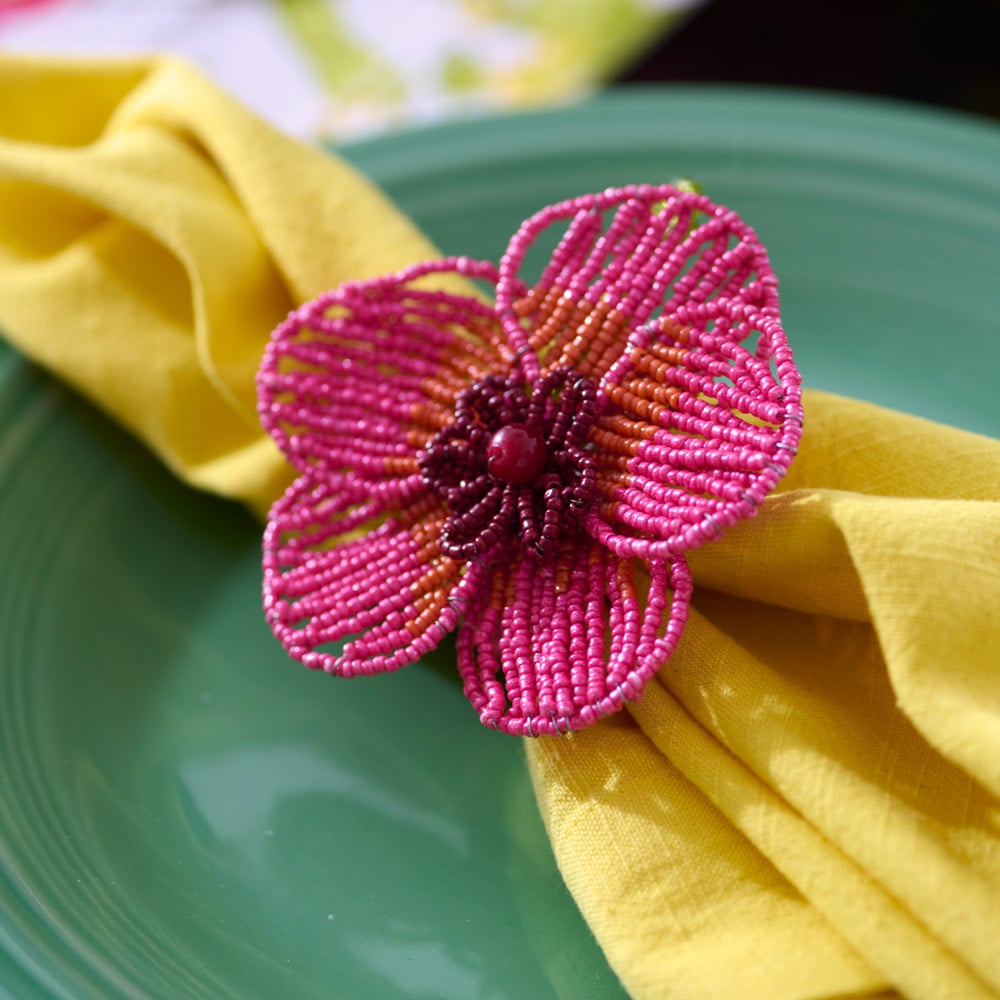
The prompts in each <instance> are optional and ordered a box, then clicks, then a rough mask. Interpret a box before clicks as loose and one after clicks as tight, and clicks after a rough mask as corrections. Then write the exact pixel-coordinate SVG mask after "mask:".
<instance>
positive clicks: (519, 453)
mask: <svg viewBox="0 0 1000 1000" xmlns="http://www.w3.org/2000/svg"><path fill="white" fill-rule="evenodd" d="M547 460H548V448H547V447H546V445H545V437H544V436H543V434H542V432H541V430H540V429H539V428H538V427H532V426H531V425H529V424H508V425H507V426H506V427H501V428H500V430H498V431H497V432H496V433H495V434H494V435H493V436H492V437H491V438H490V443H489V444H488V445H487V446H486V471H487V472H489V474H490V475H491V476H492V477H493V478H494V479H499V480H500V481H501V482H504V483H508V484H509V485H511V486H526V485H527V484H528V483H531V482H534V481H535V480H536V479H537V478H538V477H539V476H540V475H541V474H542V472H543V470H544V469H545V463H546V461H547Z"/></svg>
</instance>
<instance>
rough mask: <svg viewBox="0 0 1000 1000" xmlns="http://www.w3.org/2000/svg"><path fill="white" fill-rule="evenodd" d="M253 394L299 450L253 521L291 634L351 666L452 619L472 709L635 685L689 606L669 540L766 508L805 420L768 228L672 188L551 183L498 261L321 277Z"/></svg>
mask: <svg viewBox="0 0 1000 1000" xmlns="http://www.w3.org/2000/svg"><path fill="white" fill-rule="evenodd" d="M540 237H541V238H542V239H543V240H544V241H545V242H546V244H547V245H552V246H554V247H555V249H554V250H553V252H552V255H551V257H550V259H549V262H548V264H547V265H546V266H545V267H544V268H543V270H542V274H541V276H540V278H539V279H538V280H537V281H529V280H528V279H527V278H526V277H525V276H524V275H523V274H522V270H523V268H524V260H525V255H526V253H527V251H528V249H529V248H530V247H531V246H532V245H533V244H534V243H535V242H536V240H538V239H539V238H540ZM456 277H458V278H471V279H476V280H477V281H478V282H480V283H485V284H486V285H488V286H492V287H494V289H495V305H490V304H487V303H486V302H485V301H484V300H483V299H482V298H479V297H477V296H475V295H473V294H470V293H469V290H467V289H466V288H465V287H460V286H459V283H458V282H457V281H456V280H455V278H456ZM453 289H457V290H453ZM258 394H259V400H260V405H259V413H260V418H261V421H262V423H263V425H264V426H265V427H266V429H267V430H268V432H269V433H270V434H271V435H272V437H273V438H274V439H275V441H276V442H277V443H278V445H279V446H280V447H281V448H282V449H283V451H284V452H285V454H286V455H287V456H288V458H289V460H290V461H291V462H292V463H293V464H294V465H295V466H296V467H297V469H298V470H299V473H300V477H299V479H298V481H297V482H296V483H295V484H294V485H293V486H292V487H291V488H290V489H289V490H288V491H287V493H286V494H285V496H284V497H282V498H281V499H280V500H279V501H278V502H277V503H276V504H275V505H274V507H273V509H272V511H271V514H270V517H269V521H268V526H267V529H266V533H265V538H264V603H265V612H266V615H267V618H268V621H269V623H270V625H271V628H272V629H273V630H274V632H275V634H276V636H277V637H278V638H279V639H280V640H281V642H282V643H283V644H284V645H285V647H286V649H287V650H288V652H289V653H290V654H291V655H292V656H293V657H294V658H296V659H299V660H300V661H302V662H303V663H304V664H306V665H307V666H309V667H313V668H318V669H323V670H325V671H327V672H329V673H335V674H338V675H340V676H356V675H358V674H369V673H375V672H380V671H386V670H395V669H397V668H398V667H401V666H404V665H406V664H408V663H411V662H413V661H414V660H416V659H419V658H420V657H421V656H422V655H423V654H424V653H426V652H427V651H429V650H430V649H433V648H434V647H435V646H436V645H437V644H438V643H439V642H440V641H441V639H442V638H443V637H444V636H445V635H447V634H448V633H449V632H451V631H453V630H456V629H457V630H458V646H457V648H458V669H459V673H460V675H461V677H462V681H463V685H464V690H465V694H466V696H467V697H468V699H469V700H470V702H471V703H472V705H473V707H474V708H475V710H476V712H477V713H478V714H479V717H480V720H481V721H482V722H483V723H484V724H486V725H489V726H492V727H494V728H496V729H499V730H501V731H503V732H507V733H512V734H516V735H525V736H538V735H541V734H543V733H553V734H554V733H567V732H570V731H571V730H574V729H579V728H581V727H583V726H586V725H588V724H590V723H592V722H594V721H596V720H597V719H599V718H601V717H602V716H605V715H608V714H610V713H612V712H615V711H617V710H619V709H620V708H621V707H622V705H623V704H624V703H625V702H626V701H630V700H635V699H637V698H638V697H639V696H640V694H641V692H642V689H643V687H644V686H645V684H646V682H647V681H648V680H649V678H650V677H651V676H652V675H653V673H655V672H656V670H658V669H659V667H661V666H662V665H663V663H664V662H665V661H666V660H667V658H668V657H669V656H670V655H671V653H672V652H673V650H674V648H675V646H676V644H677V641H678V639H679V637H680V634H681V632H682V630H683V627H684V622H685V620H686V617H687V609H688V603H689V600H690V596H691V588H692V584H691V575H690V571H689V570H688V567H687V563H686V561H685V559H684V554H685V552H687V551H688V550H690V549H692V548H695V547H697V546H699V545H701V544H703V543H704V542H706V541H709V540H711V539H712V538H714V537H716V536H717V535H718V534H720V533H721V532H722V531H723V530H724V529H725V528H727V527H728V526H730V525H732V524H734V523H735V522H736V521H738V520H740V519H742V518H746V517H750V516H752V515H753V514H754V513H755V512H756V510H757V508H758V507H759V506H760V504H761V503H762V502H763V500H764V498H765V496H766V495H767V493H768V492H769V491H770V490H771V489H772V488H773V487H774V486H775V484H776V483H777V482H778V480H779V479H780V478H781V476H782V475H783V474H784V472H785V471H786V469H787V468H788V465H789V463H790V462H791V460H792V458H793V457H794V454H795V450H796V448H797V446H798V442H799V438H800V436H801V431H802V407H801V387H800V377H799V373H798V371H797V369H796V367H795V362H794V359H793V357H792V352H791V350H790V348H789V347H788V344H787V341H786V339H785V334H784V331H783V329H782V326H781V320H780V314H779V307H778V293H777V280H776V278H775V276H774V273H773V271H772V270H771V267H770V264H769V262H768V259H767V254H766V252H765V250H764V248H763V247H762V246H761V244H760V243H759V241H758V240H757V237H756V235H755V234H754V232H753V230H752V229H751V228H750V227H749V226H747V225H746V224H745V223H744V222H742V221H741V220H740V219H739V218H738V216H736V214H735V213H733V212H731V211H729V210H728V209H726V208H723V207H720V206H717V205H715V204H714V203H713V202H711V201H710V200H709V199H708V198H706V197H704V196H703V195H699V194H693V193H691V192H683V191H680V190H677V189H675V188H673V187H671V186H668V185H661V186H656V187H653V186H633V187H627V188H622V189H615V190H608V191H605V192H602V193H600V194H595V195H586V196H583V197H580V198H574V199H571V200H569V201H565V202H562V203H560V204H557V205H552V206H550V207H548V208H546V209H544V210H542V211H541V212H539V213H538V214H537V215H535V216H532V217H531V218H530V219H528V220H527V221H526V222H524V223H523V224H522V226H521V228H520V229H519V230H518V231H517V233H516V234H515V235H514V238H513V239H512V240H511V243H510V245H509V247H508V249H507V252H506V253H505V254H504V256H503V258H502V259H501V261H500V263H499V267H494V266H493V265H492V264H490V263H488V262H484V261H472V260H469V259H467V258H461V257H459V258H448V259H445V260H441V261H433V262H427V263H424V264H420V265H416V266H414V267H411V268H408V269H406V270H404V271H403V272H401V273H399V274H396V275H389V276H386V277H383V278H377V279H373V280H369V281H359V282H351V283H348V284H345V285H342V286H341V287H340V288H338V289H335V290H334V291H331V292H327V293H326V294H325V295H322V296H320V297H319V298H318V299H316V300H314V301H313V302H310V303H307V304H306V305H304V306H302V307H301V308H300V309H298V310H296V311H295V312H293V313H292V314H291V315H290V316H289V317H288V319H287V320H286V321H285V322H284V323H283V324H282V325H281V326H279V327H278V329H277V330H276V331H275V332H274V334H273V336H272V340H271V342H270V344H269V346H268V349H267V351H266V353H265V356H264V360H263V362H262V365H261V369H260V373H259V375H258Z"/></svg>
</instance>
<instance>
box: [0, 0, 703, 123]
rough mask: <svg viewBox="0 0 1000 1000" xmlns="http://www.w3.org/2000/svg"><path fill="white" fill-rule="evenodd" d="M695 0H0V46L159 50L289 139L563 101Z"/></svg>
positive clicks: (654, 37) (635, 51)
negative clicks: (211, 80) (190, 65)
mask: <svg viewBox="0 0 1000 1000" xmlns="http://www.w3.org/2000/svg"><path fill="white" fill-rule="evenodd" d="M699 2H700V0H147V2H143V0H0V50H4V51H8V52H11V51H18V52H31V53H40V52H53V53H67V54H76V55H79V54H93V55H112V54H128V53H136V52H145V51H151V50H157V51H171V52H175V53H177V54H180V55H183V56H185V57H187V58H188V59H189V60H191V61H192V62H194V63H196V64H198V65H200V66H201V67H202V68H203V69H204V70H205V71H206V72H208V73H209V74H211V75H212V76H214V77H215V79H216V80H217V81H218V82H219V83H221V84H222V85H223V86H224V87H226V88H227V89H228V90H229V91H230V92H231V93H233V94H235V95H236V96H237V97H239V98H241V99H242V100H243V101H244V102H245V103H247V104H249V105H250V106H251V107H253V108H255V109H256V110H257V111H259V112H260V113H261V114H263V115H264V116H265V117H267V118H269V119H270V120H271V121H273V122H275V123H276V124H278V125H280V126H281V127H282V128H283V129H285V130H286V131H288V132H292V133H293V134H296V135H299V136H304V137H314V138H324V139H330V140H333V141H335V142H336V141H343V140H346V139H351V138H356V137H359V136H362V135H365V134H369V133H372V132H378V131H384V130H386V129H388V128H392V127H394V126H397V125H400V124H415V123H421V122H430V121H435V120H439V119H441V118H446V117H455V116H461V115H470V114H476V113H481V112H483V111H487V110H497V109H505V108H520V107H530V106H534V105H539V104H546V103H553V102H557V101H561V100H568V99H571V98H573V97H576V96H578V95H581V94H585V93H586V92H587V91H588V90H590V89H592V88H593V87H595V86H597V85H599V84H600V83H601V82H602V81H604V80H606V79H608V78H609V77H611V76H612V75H614V74H615V73H616V72H617V71H618V70H619V69H620V68H621V67H622V66H624V65H627V64H628V63H629V62H630V61H631V60H633V59H635V58H637V57H638V56H639V55H641V54H642V53H643V52H644V51H645V50H646V49H647V48H649V47H650V46H652V45H653V44H655V43H656V42H657V41H659V40H660V39H661V38H662V37H663V35H664V34H665V33H666V32H667V31H669V30H670V29H671V28H672V27H674V26H676V25H677V24H678V23H679V20H680V18H681V16H682V15H683V14H685V13H687V12H688V11H690V10H691V9H692V8H694V7H695V6H697V4H698V3H699Z"/></svg>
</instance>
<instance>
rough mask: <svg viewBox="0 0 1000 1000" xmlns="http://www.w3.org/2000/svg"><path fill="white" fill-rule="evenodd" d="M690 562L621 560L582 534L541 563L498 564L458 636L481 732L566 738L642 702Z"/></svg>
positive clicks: (676, 633) (676, 625)
mask: <svg viewBox="0 0 1000 1000" xmlns="http://www.w3.org/2000/svg"><path fill="white" fill-rule="evenodd" d="M690 596H691V574H690V571H689V569H688V567H687V563H686V562H685V561H684V560H683V558H676V559H674V560H671V561H665V560H654V561H653V562H651V563H650V564H648V566H647V565H646V564H644V563H642V562H640V561H639V560H620V559H618V558H617V557H616V556H615V555H613V554H612V553H611V552H608V551H607V550H606V549H604V548H603V547H602V546H600V545H597V544H595V543H593V542H588V540H587V538H586V536H585V535H581V536H578V537H577V538H576V539H574V540H573V541H572V542H569V543H567V544H565V545H564V546H563V547H562V548H561V549H560V551H559V552H558V553H557V554H556V555H555V556H553V557H552V558H549V559H546V560H544V561H541V562H538V561H536V560H533V559H530V558H528V557H527V556H525V555H523V554H522V555H519V556H518V557H516V558H515V559H513V560H512V561H510V562H509V563H503V562H501V563H497V564H495V565H494V566H493V567H492V568H491V571H490V573H489V574H484V576H483V578H482V579H481V580H480V582H479V584H478V587H477V589H476V591H475V592H474V593H473V594H472V597H471V599H470V601H469V607H468V611H467V614H466V620H465V622H464V623H463V625H462V628H461V629H460V631H459V637H458V665H459V673H460V674H461V676H462V680H463V684H464V688H465V694H466V697H467V698H468V699H469V701H470V702H471V703H472V706H473V707H474V708H475V709H476V711H477V712H478V713H479V717H480V720H481V721H482V722H483V724H484V725H488V726H491V727H493V728H496V729H499V730H501V731H502V732H506V733H511V734H513V735H519V736H537V735H539V734H541V733H566V732H569V731H571V730H574V729H581V728H583V727H584V726H587V725H589V724H590V723H592V722H595V721H596V720H597V719H599V718H601V717H603V716H605V715H609V714H611V713H612V712H616V711H618V710H619V709H620V708H621V707H622V705H623V704H624V703H625V702H626V701H634V700H636V699H637V698H638V697H639V695H640V693H641V691H642V689H643V687H644V686H645V684H646V682H647V681H648V680H649V678H650V677H652V675H653V674H654V673H655V672H656V671H657V670H658V669H659V668H660V667H661V666H662V665H663V663H664V662H665V661H666V660H667V659H668V657H669V656H670V654H671V653H672V652H673V649H674V647H675V646H676V644H677V640H678V638H679V637H680V634H681V631H682V630H683V627H684V622H685V621H686V619H687V609H688V603H689V600H690Z"/></svg>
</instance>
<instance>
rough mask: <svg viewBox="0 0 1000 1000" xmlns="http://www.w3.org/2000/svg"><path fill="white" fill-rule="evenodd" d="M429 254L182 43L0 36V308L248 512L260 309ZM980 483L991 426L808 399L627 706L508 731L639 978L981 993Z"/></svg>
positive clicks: (995, 801)
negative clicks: (802, 426) (799, 432)
mask: <svg viewBox="0 0 1000 1000" xmlns="http://www.w3.org/2000/svg"><path fill="white" fill-rule="evenodd" d="M517 221H518V220H512V226H513V224H514V223H516V222H517ZM430 253H432V250H431V248H430V247H429V246H428V245H427V244H426V242H425V241H424V240H423V238H422V237H421V236H420V235H419V234H418V233H416V232H415V231H414V230H413V228H412V227H411V226H410V225H409V224H408V223H407V222H406V221H405V220H404V219H403V218H401V217H400V216H399V215H398V213H396V212H395V211H394V210H393V209H392V207H391V206H389V205H388V204H387V203H386V202H385V201H384V200H383V199H382V198H381V197H380V196H379V195H378V193H377V192H375V191H373V190H372V188H371V187H370V186H369V185H367V184H366V183H365V182H364V181H363V180H362V179H361V178H359V177H358V176H357V175H356V174H355V173H353V172H352V171H351V170H350V169H349V168H347V167H345V166H344V165H343V164H341V163H338V162H336V161H335V160H333V159H331V158H329V157H327V156H325V155H323V154H321V153H319V152H316V151H312V150H309V149H307V148H304V147H302V146H299V145H297V144H295V143H293V142H291V141H290V140H288V139H286V138H283V137H282V136H281V135H279V134H277V133H276V132H274V131H273V130H271V129H269V128H268V127H267V126H265V125H264V124H262V123H261V122H259V121H258V120H256V119H255V118H254V117H253V116H252V115H250V114H249V113H248V112H246V111H244V110H243V109H241V108H240V107H239V106H238V105H237V104H235V103H234V102H232V101H231V100H229V99H228V98H226V97H225V96H224V95H222V94H220V93H219V92H218V91H217V90H215V89H214V88H213V87H212V86H211V85H210V84H208V83H207V82H206V81H204V80H203V79H201V78H200V77H199V76H198V75H196V74H195V73H193V72H192V71H191V70H189V69H187V68H186V67H185V66H183V65H182V64H179V63H176V62H172V61H169V60H148V61H141V62H129V63H116V64H105V63H95V64H89V65H84V64H77V65H72V66H66V65H50V64H45V63H36V62H32V61H30V60H29V61H21V62H11V61H3V60H0V329H3V331H4V332H5V333H6V334H7V335H8V336H9V337H10V339H11V340H12V341H13V342H14V343H15V344H16V345H17V346H18V347H19V348H20V349H21V350H22V351H24V352H25V353H27V354H29V355H31V356H33V357H35V358H36V359H38V360H39V361H40V362H42V363H43V364H45V365H47V366H48V367H49V368H51V369H53V370H54V371H56V372H58V373H60V374H61V375H62V376H63V377H64V378H66V379H67V381H69V382H71V383H72V384H74V385H75V386H77V387H78V388H80V389H81V390H82V391H83V392H84V393H86V394H87V395H88V396H90V397H91V398H92V399H94V400H96V401H97V402H98V403H100V404H101V405H102V406H104V407H105V408H106V409H107V410H108V411H109V412H110V413H111V414H112V415H114V416H115V417H117V418H118V419H119V420H121V421H122V422H123V423H125V424H126V425H127V426H129V427H130V428H131V429H132V430H133V431H134V432H135V433H137V434H138V435H139V436H141V437H142V438H143V439H144V440H145V441H147V443H149V444H150V446H151V447H153V448H154V449H155V450H156V451H157V453H158V454H160V455H161V456H162V457H163V459H164V460H165V461H166V462H167V463H168V464H169V465H170V466H171V467H172V468H173V469H174V470H175V471H176V472H177V473H178V474H179V475H181V476H183V477H185V478H186V479H187V480H189V481H190V482H192V483H194V484H195V485H198V486H200V487H203V488H207V489H211V490H214V491H216V492H219V493H223V494H227V495H230V496H234V497H237V498H239V499H241V500H243V501H245V502H247V503H249V504H251V505H253V506H254V507H255V508H256V509H258V510H260V509H262V508H263V507H264V506H266V504H267V502H268V501H269V500H270V499H271V498H272V497H273V496H274V495H275V493H276V491H277V490H278V489H279V488H280V486H281V484H282V483H283V482H284V481H285V477H286V473H285V471H284V469H283V467H282V466H281V464H280V460H279V459H278V457H277V455H276V453H275V451H274V450H273V449H272V448H271V446H270V444H269V443H267V442H266V441H265V440H264V438H263V437H262V435H261V433H260V431H259V429H258V428H257V425H256V422H255V419H254V414H253V386H252V380H253V373H254V370H255V368H256V364H257V360H258V357H259V354H260V351H261V349H262V346H263V344H264V341H265V339H266V337H267V335H268V332H269V330H270V328H271V327H272V326H273V325H274V323H275V322H276V321H278V320H279V319H280V318H281V317H282V316H283V315H284V313H285V312H286V311H287V310H288V309H289V308H290V307H291V306H292V305H293V304H294V303H297V302H299V301H301V300H303V299H306V298H308V297H311V296H313V295H314V294H316V293H317V292H319V291H320V290H322V289H323V288H325V287H328V286H331V285H333V284H336V283H337V282H339V281H340V280H342V279H344V278H346V277H362V276H366V275H370V274H373V273H380V272H383V271H388V270H393V269H395V268H397V267H399V266H400V265H401V264H403V263H405V262H408V261H410V260H415V259H419V258H422V257H424V256H427V255H428V254H430ZM998 498H1000V442H996V441H992V440H989V439H986V438H982V437H978V436H975V435H971V434H966V433H963V432H959V431H954V430H950V429H947V428H943V427H939V426H936V425H933V424H930V423H927V422H924V421H920V420H917V419H915V418H911V417H905V416H900V415H897V414H893V413H889V412H886V411H884V410H881V409H878V408H876V407H872V406H868V405H866V404H861V403H855V402H851V401H847V400H843V399H839V398H837V397H832V396H827V395H824V394H820V393H812V394H810V395H809V396H808V399H807V432H806V437H805V440H804V443H803V448H802V452H801V454H800V456H799V458H798V460H797V462H796V463H795V465H793V467H792V472H791V474H790V476H789V478H788V480H787V481H786V483H785V484H784V487H783V492H782V493H781V494H780V495H778V496H776V497H774V498H772V499H770V500H769V501H768V502H767V503H766V504H765V505H764V507H763V509H762V510H761V512H760V515H759V516H758V517H757V518H756V519H755V520H754V521H752V522H748V523H746V524H744V525H741V526H740V527H738V528H737V529H735V530H732V531H730V532H729V533H728V535H727V536H726V538H725V539H723V540H722V541H720V542H717V543H713V544H712V545H710V546H708V547H707V548H705V549H704V550H702V551H700V552H698V553H697V554H696V555H695V557H694V559H693V560H692V563H693V567H694V570H695V574H696V590H695V601H694V609H693V613H692V618H691V621H690V622H689V625H688V628H687V631H686V632H685V635H684V638H683V640H682V643H681V646H680V648H679V649H678V651H677V652H676V654H675V655H674V657H673V658H672V660H671V661H670V663H669V664H668V665H667V666H666V667H665V668H664V670H663V671H661V673H660V675H659V677H658V678H657V679H656V681H654V682H653V683H651V684H650V686H649V688H648V689H647V692H646V694H645V696H644V698H643V700H642V702H641V703H640V704H638V705H637V706H635V707H634V708H632V709H631V711H630V712H629V713H628V714H622V715H620V716H618V717H617V718H614V719H611V720H607V721H605V722H602V723H601V724H599V725H597V726H594V727H592V728H591V729H589V730H587V731H585V732H582V733H578V734H574V735H573V736H570V737H566V738H562V739H539V740H535V741H528V742H527V743H526V748H527V754H528V761H529V765H530V770H531V775H532V779H533V781H534V784H535V790H536V793H537V797H538V802H539V806H540V808H541V811H542V815H543V817H544V819H545V822H546V825H547V828H548V830H549V833H550V836H551V839H552V844H553V849H554V851H555V854H556V858H557V860H558V862H559V865H560V868H561V870H562V872H563V875H564V877H565V879H566V882H567V884H568V886H569V888H570V890H571V891H572V893H573V895H574V897H575V898H576V900H577V902H578V903H579V905H580V907H581V909H582V911H583V913H584V915H585V916H586V918H587V920H588V921H589V923H590V925H591V927H592V928H593V930H594V932H595V934H596V936H597V939H598V941H599V942H600V944H601V946H602V947H603V948H604V949H605V952H606V954H607V956H608V958H609V960H610V962H611V964H612V966H613V967H614V969H615V970H616V971H617V972H618V974H619V975H620V976H621V978H622V980H623V982H624V983H625V985H626V987H627V988H628V989H629V991H630V992H631V993H632V994H633V995H634V996H636V997H639V998H660V997H679V998H695V997H725V998H728V997H739V998H747V1000H780V998H806V997H810V998H816V997H830V998H832V997H843V996H847V995H858V994H865V995H870V994H882V993H883V992H884V993H886V994H889V995H891V994H892V993H893V992H898V993H901V994H904V995H907V996H913V997H927V998H934V1000H940V998H948V1000H951V998H964V997H970V998H971V997H987V996H997V995H1000V502H998ZM498 738H499V737H498Z"/></svg>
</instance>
